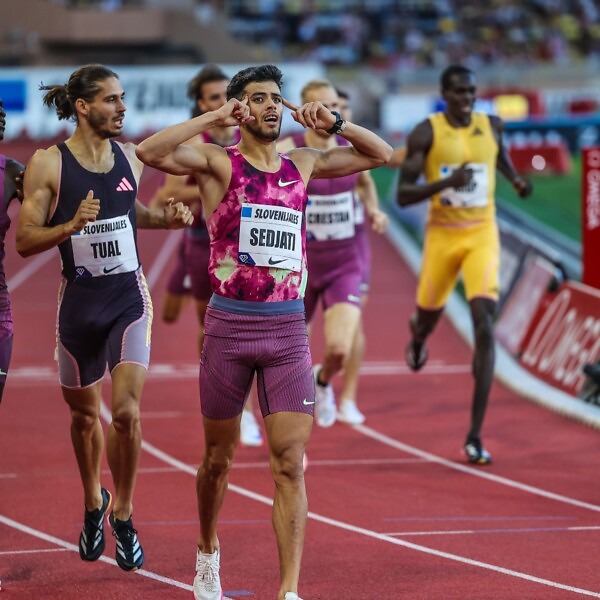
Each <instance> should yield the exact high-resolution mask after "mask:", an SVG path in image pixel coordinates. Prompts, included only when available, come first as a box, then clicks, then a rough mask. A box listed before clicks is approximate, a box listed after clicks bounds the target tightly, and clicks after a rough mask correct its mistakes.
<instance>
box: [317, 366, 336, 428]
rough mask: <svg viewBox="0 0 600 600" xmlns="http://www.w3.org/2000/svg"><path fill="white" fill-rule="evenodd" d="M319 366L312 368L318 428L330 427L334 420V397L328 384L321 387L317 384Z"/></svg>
mask: <svg viewBox="0 0 600 600" xmlns="http://www.w3.org/2000/svg"><path fill="white" fill-rule="evenodd" d="M320 371H321V365H315V366H314V367H313V375H314V379H315V410H316V417H317V425H319V426H320V427H331V426H332V425H333V424H334V423H335V419H336V407H335V396H334V395H333V389H332V388H331V385H330V384H327V385H321V384H320V383H319V372H320Z"/></svg>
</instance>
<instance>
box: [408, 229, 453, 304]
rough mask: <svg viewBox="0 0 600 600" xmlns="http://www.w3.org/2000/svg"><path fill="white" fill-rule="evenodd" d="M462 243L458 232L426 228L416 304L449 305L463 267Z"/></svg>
mask: <svg viewBox="0 0 600 600" xmlns="http://www.w3.org/2000/svg"><path fill="white" fill-rule="evenodd" d="M459 242H460V240H459V238H458V236H457V235H456V232H455V231H446V230H445V229H444V228H441V227H429V228H428V229H427V230H426V233H425V243H424V245H423V256H422V259H421V270H420V273H419V281H418V284H417V298H416V303H417V306H419V307H421V308H423V309H425V310H438V309H440V308H442V307H443V306H444V305H445V304H446V301H447V300H448V297H449V296H450V294H451V292H452V290H453V289H454V286H455V285H456V278H457V277H458V273H459V272H460V268H461V260H462V254H461V252H460V243H459Z"/></svg>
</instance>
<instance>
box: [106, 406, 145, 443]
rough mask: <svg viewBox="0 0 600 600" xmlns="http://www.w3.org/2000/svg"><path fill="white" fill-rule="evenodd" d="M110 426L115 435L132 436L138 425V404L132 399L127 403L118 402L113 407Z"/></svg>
mask: <svg viewBox="0 0 600 600" xmlns="http://www.w3.org/2000/svg"><path fill="white" fill-rule="evenodd" d="M112 424H113V427H114V428H115V429H116V431H117V433H119V434H121V435H126V436H128V437H130V436H132V435H133V434H134V433H135V431H136V430H137V428H138V427H139V424H140V407H139V403H138V402H136V401H135V399H134V398H133V397H132V398H130V399H129V401H127V402H120V403H119V404H118V406H113V410H112Z"/></svg>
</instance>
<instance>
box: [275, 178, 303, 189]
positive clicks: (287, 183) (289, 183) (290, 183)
mask: <svg viewBox="0 0 600 600" xmlns="http://www.w3.org/2000/svg"><path fill="white" fill-rule="evenodd" d="M299 181H300V180H299V179H294V181H281V179H280V180H279V182H278V184H279V187H287V186H288V185H292V183H298V182H299Z"/></svg>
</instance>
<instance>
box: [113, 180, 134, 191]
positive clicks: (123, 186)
mask: <svg viewBox="0 0 600 600" xmlns="http://www.w3.org/2000/svg"><path fill="white" fill-rule="evenodd" d="M116 189H117V192H133V186H132V185H131V184H130V183H129V181H127V177H123V179H121V182H120V183H119V185H118V186H117V188H116Z"/></svg>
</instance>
